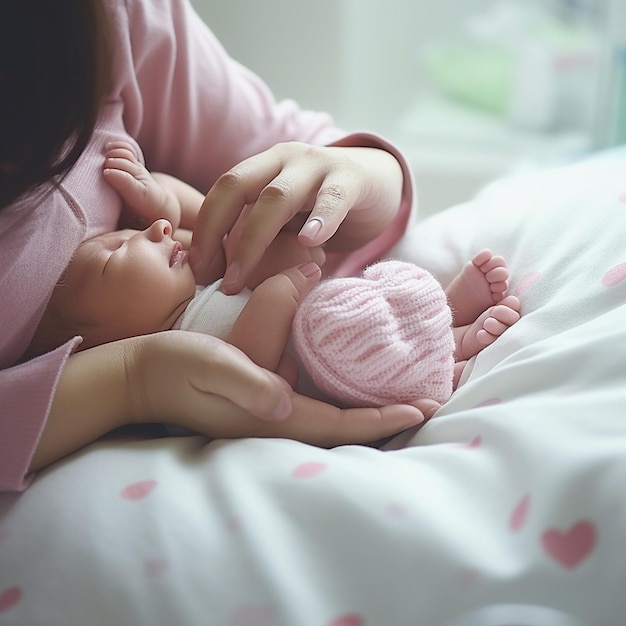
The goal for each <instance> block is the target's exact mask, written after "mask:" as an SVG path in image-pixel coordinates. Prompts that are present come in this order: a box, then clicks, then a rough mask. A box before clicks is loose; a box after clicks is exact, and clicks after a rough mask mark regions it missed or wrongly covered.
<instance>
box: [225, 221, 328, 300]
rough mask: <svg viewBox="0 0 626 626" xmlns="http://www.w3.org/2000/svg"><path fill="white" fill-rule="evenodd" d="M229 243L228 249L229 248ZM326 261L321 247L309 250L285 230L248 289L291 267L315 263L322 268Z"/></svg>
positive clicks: (250, 281)
mask: <svg viewBox="0 0 626 626" xmlns="http://www.w3.org/2000/svg"><path fill="white" fill-rule="evenodd" d="M228 245H229V242H228V241H227V243H226V247H227V248H228ZM325 260H326V254H325V253H324V250H323V249H322V247H321V246H318V247H313V248H308V247H306V246H303V245H302V244H301V243H300V242H299V241H298V235H297V233H296V232H293V231H289V230H283V231H281V232H280V233H278V235H276V238H275V239H274V240H273V241H272V243H271V244H270V245H269V246H268V248H267V250H266V251H265V254H264V255H263V257H262V258H261V260H260V261H259V263H258V264H257V266H256V267H255V269H254V270H253V271H252V273H251V275H250V278H249V280H248V287H250V288H251V289H254V288H255V287H257V286H258V285H260V284H261V283H262V282H263V281H264V280H265V279H266V278H270V277H271V276H275V275H276V274H279V273H280V272H283V271H285V270H286V269H288V268H290V267H296V266H298V265H303V264H305V263H311V262H313V263H315V264H316V265H318V266H320V267H322V266H323V265H324V261H325Z"/></svg>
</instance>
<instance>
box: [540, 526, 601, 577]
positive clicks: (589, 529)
mask: <svg viewBox="0 0 626 626" xmlns="http://www.w3.org/2000/svg"><path fill="white" fill-rule="evenodd" d="M541 542H542V544H543V547H544V549H545V551H546V552H547V553H548V554H549V555H550V556H551V557H552V558H553V559H554V560H555V561H556V562H557V563H559V564H560V565H562V566H563V567H565V568H566V569H574V568H576V567H578V566H579V565H580V564H581V563H582V562H583V561H584V560H585V559H586V558H587V557H588V556H589V555H590V554H591V553H592V552H593V549H594V547H595V545H596V528H595V525H594V524H593V523H592V522H589V521H587V520H581V521H579V522H577V523H576V524H574V525H573V526H572V527H571V528H570V529H569V530H565V531H563V530H558V529H556V528H549V529H548V530H546V531H545V532H544V533H543V535H542V537H541Z"/></svg>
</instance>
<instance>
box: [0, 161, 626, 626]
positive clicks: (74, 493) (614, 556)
mask: <svg viewBox="0 0 626 626" xmlns="http://www.w3.org/2000/svg"><path fill="white" fill-rule="evenodd" d="M418 182H419V181H418ZM482 247H490V248H492V249H493V250H494V251H495V252H497V253H499V254H503V255H505V256H506V257H507V259H508V261H509V266H510V269H511V272H512V281H511V291H512V292H513V293H516V294H518V295H519V297H520V299H521V301H522V306H523V318H522V320H521V321H520V322H519V323H518V324H517V325H516V326H514V327H513V328H511V329H509V330H508V331H507V332H506V333H505V334H504V335H503V336H502V337H501V338H499V339H498V341H497V342H496V343H495V344H493V345H492V346H490V347H489V348H487V349H485V350H484V351H483V352H482V353H481V354H480V355H479V356H478V357H477V358H475V359H473V361H472V363H471V365H470V367H468V368H467V370H466V373H465V375H464V378H463V381H462V385H461V386H460V388H459V389H458V390H457V391H456V392H455V394H454V395H453V397H452V399H451V400H450V401H449V402H448V403H447V404H446V405H445V406H444V407H443V408H442V409H441V410H440V411H439V412H438V414H437V416H436V417H435V418H434V419H433V420H431V421H430V422H429V423H428V424H427V425H425V426H424V427H423V428H422V429H421V430H419V431H417V432H414V431H413V432H406V433H403V434H401V435H399V436H398V437H396V438H394V439H393V440H392V441H391V442H390V443H389V444H388V445H387V446H386V450H377V449H373V448H369V447H365V446H342V447H338V448H335V449H333V450H322V449H318V448H315V447H311V446H307V445H304V444H300V443H296V442H292V441H284V440H275V439H274V440H260V439H246V440H240V441H216V442H211V443H207V441H206V440H205V439H204V438H202V437H186V438H167V439H156V440H151V441H111V440H108V441H103V442H99V443H97V444H95V445H93V446H90V447H89V448H88V449H86V450H84V451H82V452H80V453H78V454H75V455H73V456H72V457H70V458H68V459H66V460H65V461H63V462H60V463H58V464H56V465H55V466H53V467H52V468H50V469H48V470H47V471H44V472H42V473H41V474H40V475H39V476H38V477H37V479H36V480H35V481H34V483H33V485H32V486H31V487H30V488H29V489H28V490H27V491H26V492H25V493H24V494H22V495H6V494H5V495H2V496H0V626H3V625H11V626H39V625H41V626H44V625H45V626H57V625H58V626H112V625H114V624H115V625H117V624H120V625H122V624H123V625H128V626H148V625H150V626H160V625H163V626H173V625H182V626H196V625H198V626H200V625H214V624H215V625H222V624H223V625H226V626H252V625H255V626H274V625H276V626H278V625H284V626H300V625H304V626H309V625H310V626H365V625H367V626H372V625H374V626H378V625H380V626H387V625H390V626H393V625H404V624H407V625H409V624H416V625H417V624H419V625H423V626H448V625H450V626H452V625H454V626H472V625H473V624H480V626H559V625H560V624H562V625H563V626H574V625H575V626H579V625H582V626H616V625H618V624H623V623H626V594H625V593H624V587H625V584H626V560H625V559H624V556H623V552H624V551H623V539H624V537H625V536H626V497H625V496H624V493H625V488H624V485H625V484H626V152H625V151H614V152H611V153H606V154H603V155H601V156H599V157H597V158H594V159H592V160H588V161H585V162H581V163H578V164H573V165H570V166H567V167H563V168H560V169H555V170H551V171H546V172H540V173H537V174H532V175H529V176H525V177H519V178H512V179H508V180H502V181H499V182H498V183H496V184H494V185H492V186H490V187H489V188H488V189H486V190H485V191H484V192H483V193H482V194H481V195H479V196H478V197H477V198H476V199H474V200H473V201H471V202H468V203H467V204H464V205H461V206H458V207H455V208H453V209H450V210H448V211H446V212H444V213H442V214H439V215H436V216H434V217H432V218H429V219H428V220H426V221H424V222H422V223H421V224H419V225H418V226H417V227H416V228H415V229H414V230H413V231H412V232H411V233H409V235H408V236H407V237H406V238H405V239H404V241H403V242H402V244H401V245H400V246H398V247H397V249H396V250H395V251H394V256H401V257H403V258H408V259H411V260H414V261H416V262H418V263H420V264H421V265H423V266H425V267H427V268H428V269H430V270H431V271H433V272H435V274H436V275H437V276H439V278H440V279H441V280H442V281H443V282H446V281H447V280H448V279H449V278H450V277H451V276H452V275H453V274H454V273H456V271H458V269H459V268H460V266H461V264H462V263H463V262H465V260H467V259H468V258H469V257H470V256H471V255H472V254H473V253H474V252H476V251H477V250H479V249H480V248H482ZM494 605H506V606H504V607H502V606H500V608H494ZM513 605H515V606H513ZM507 606H508V608H507ZM484 607H491V608H490V609H488V610H487V611H486V612H485V609H484Z"/></svg>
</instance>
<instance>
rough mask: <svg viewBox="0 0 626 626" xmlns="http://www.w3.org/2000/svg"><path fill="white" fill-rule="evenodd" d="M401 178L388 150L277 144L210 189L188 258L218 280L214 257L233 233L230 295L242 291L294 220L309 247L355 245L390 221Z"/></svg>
mask: <svg viewBox="0 0 626 626" xmlns="http://www.w3.org/2000/svg"><path fill="white" fill-rule="evenodd" d="M402 183H403V178H402V170H401V168H400V165H399V164H398V162H397V161H396V159H395V158H394V157H393V156H392V155H391V154H390V153H388V152H385V151H384V150H379V149H376V148H350V147H323V146H312V145H308V144H304V143H297V142H291V143H280V144H277V145H275V146H274V147H272V148H270V149H269V150H266V151H265V152H262V153H260V154H257V155H255V156H253V157H250V158H249V159H246V160H244V161H242V162H241V163H239V164H238V165H236V166H235V167H233V168H232V169H230V170H229V171H228V172H226V173H225V174H223V175H222V176H221V177H220V178H219V179H218V181H217V182H216V183H215V185H214V186H213V187H212V188H211V189H210V190H209V192H208V194H207V196H206V198H205V200H204V203H203V205H202V207H201V209H200V212H199V213H198V216H197V219H196V224H195V226H194V235H193V241H192V245H191V249H190V255H189V262H190V264H191V267H192V269H193V272H194V275H195V276H196V281H197V282H198V283H200V284H206V283H208V282H210V281H211V280H214V279H215V278H216V276H215V275H214V274H215V273H216V272H215V271H214V268H213V263H214V258H215V257H217V256H219V250H220V246H221V245H222V239H223V238H224V237H225V236H226V235H228V238H227V243H226V261H227V271H226V275H225V277H224V281H223V283H222V289H223V290H224V291H225V292H226V293H236V292H238V291H240V290H241V289H242V288H243V286H244V285H245V284H246V281H247V278H248V275H249V274H250V272H251V270H252V268H253V267H254V266H255V265H256V264H257V263H258V262H259V259H261V257H262V256H263V254H264V252H265V250H266V249H267V247H268V246H269V244H270V243H271V242H272V241H273V239H274V238H275V237H276V235H277V234H278V232H279V231H280V230H281V229H282V228H283V227H284V226H285V225H287V224H290V227H292V228H298V229H300V230H299V241H300V243H301V244H302V245H305V246H319V245H322V244H324V243H326V242H328V249H332V250H334V249H338V250H351V249H356V248H358V247H360V246H362V245H363V244H364V243H367V242H368V241H370V240H371V239H373V238H374V237H376V236H377V235H378V234H380V233H381V232H382V231H383V230H384V229H385V228H386V226H387V225H388V224H389V223H390V222H391V220H392V219H393V217H394V216H395V214H396V212H397V210H398V207H399V204H400V199H401V192H402ZM331 238H332V239H331Z"/></svg>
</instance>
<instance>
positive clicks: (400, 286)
mask: <svg viewBox="0 0 626 626" xmlns="http://www.w3.org/2000/svg"><path fill="white" fill-rule="evenodd" d="M293 340H294V345H295V347H296V350H297V352H298V354H299V356H300V358H301V360H302V362H303V364H304V366H305V367H306V368H307V370H308V372H309V374H310V375H311V377H312V378H313V380H314V382H315V383H316V384H317V386H318V387H319V388H320V389H321V390H323V391H324V392H326V393H327V394H329V395H331V396H332V397H334V398H336V399H337V400H339V401H342V402H345V403H346V404H348V405H352V406H384V405H388V404H395V403H406V402H411V401H414V400H418V399H420V398H432V399H434V400H437V401H438V402H444V401H446V400H447V399H448V398H449V397H450V395H451V394H452V378H453V369H454V338H453V335H452V313H451V311H450V307H449V306H448V302H447V299H446V295H445V293H444V291H443V289H442V287H441V285H440V284H439V283H438V282H437V280H436V279H435V278H434V277H433V276H432V275H431V274H430V273H429V272H427V271H426V270H424V269H422V268H420V267H418V266H416V265H413V264H410V263H404V262H402V261H382V262H380V263H377V264H375V265H371V266H370V267H368V268H367V269H366V270H365V271H364V272H363V275H362V277H359V278H335V279H330V280H326V281H323V282H321V283H320V284H319V285H317V286H316V287H315V288H314V289H313V290H312V291H311V292H310V293H309V294H307V296H306V297H305V298H304V300H303V302H302V303H301V304H300V306H299V308H298V312H297V314H296V318H295V320H294V327H293Z"/></svg>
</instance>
